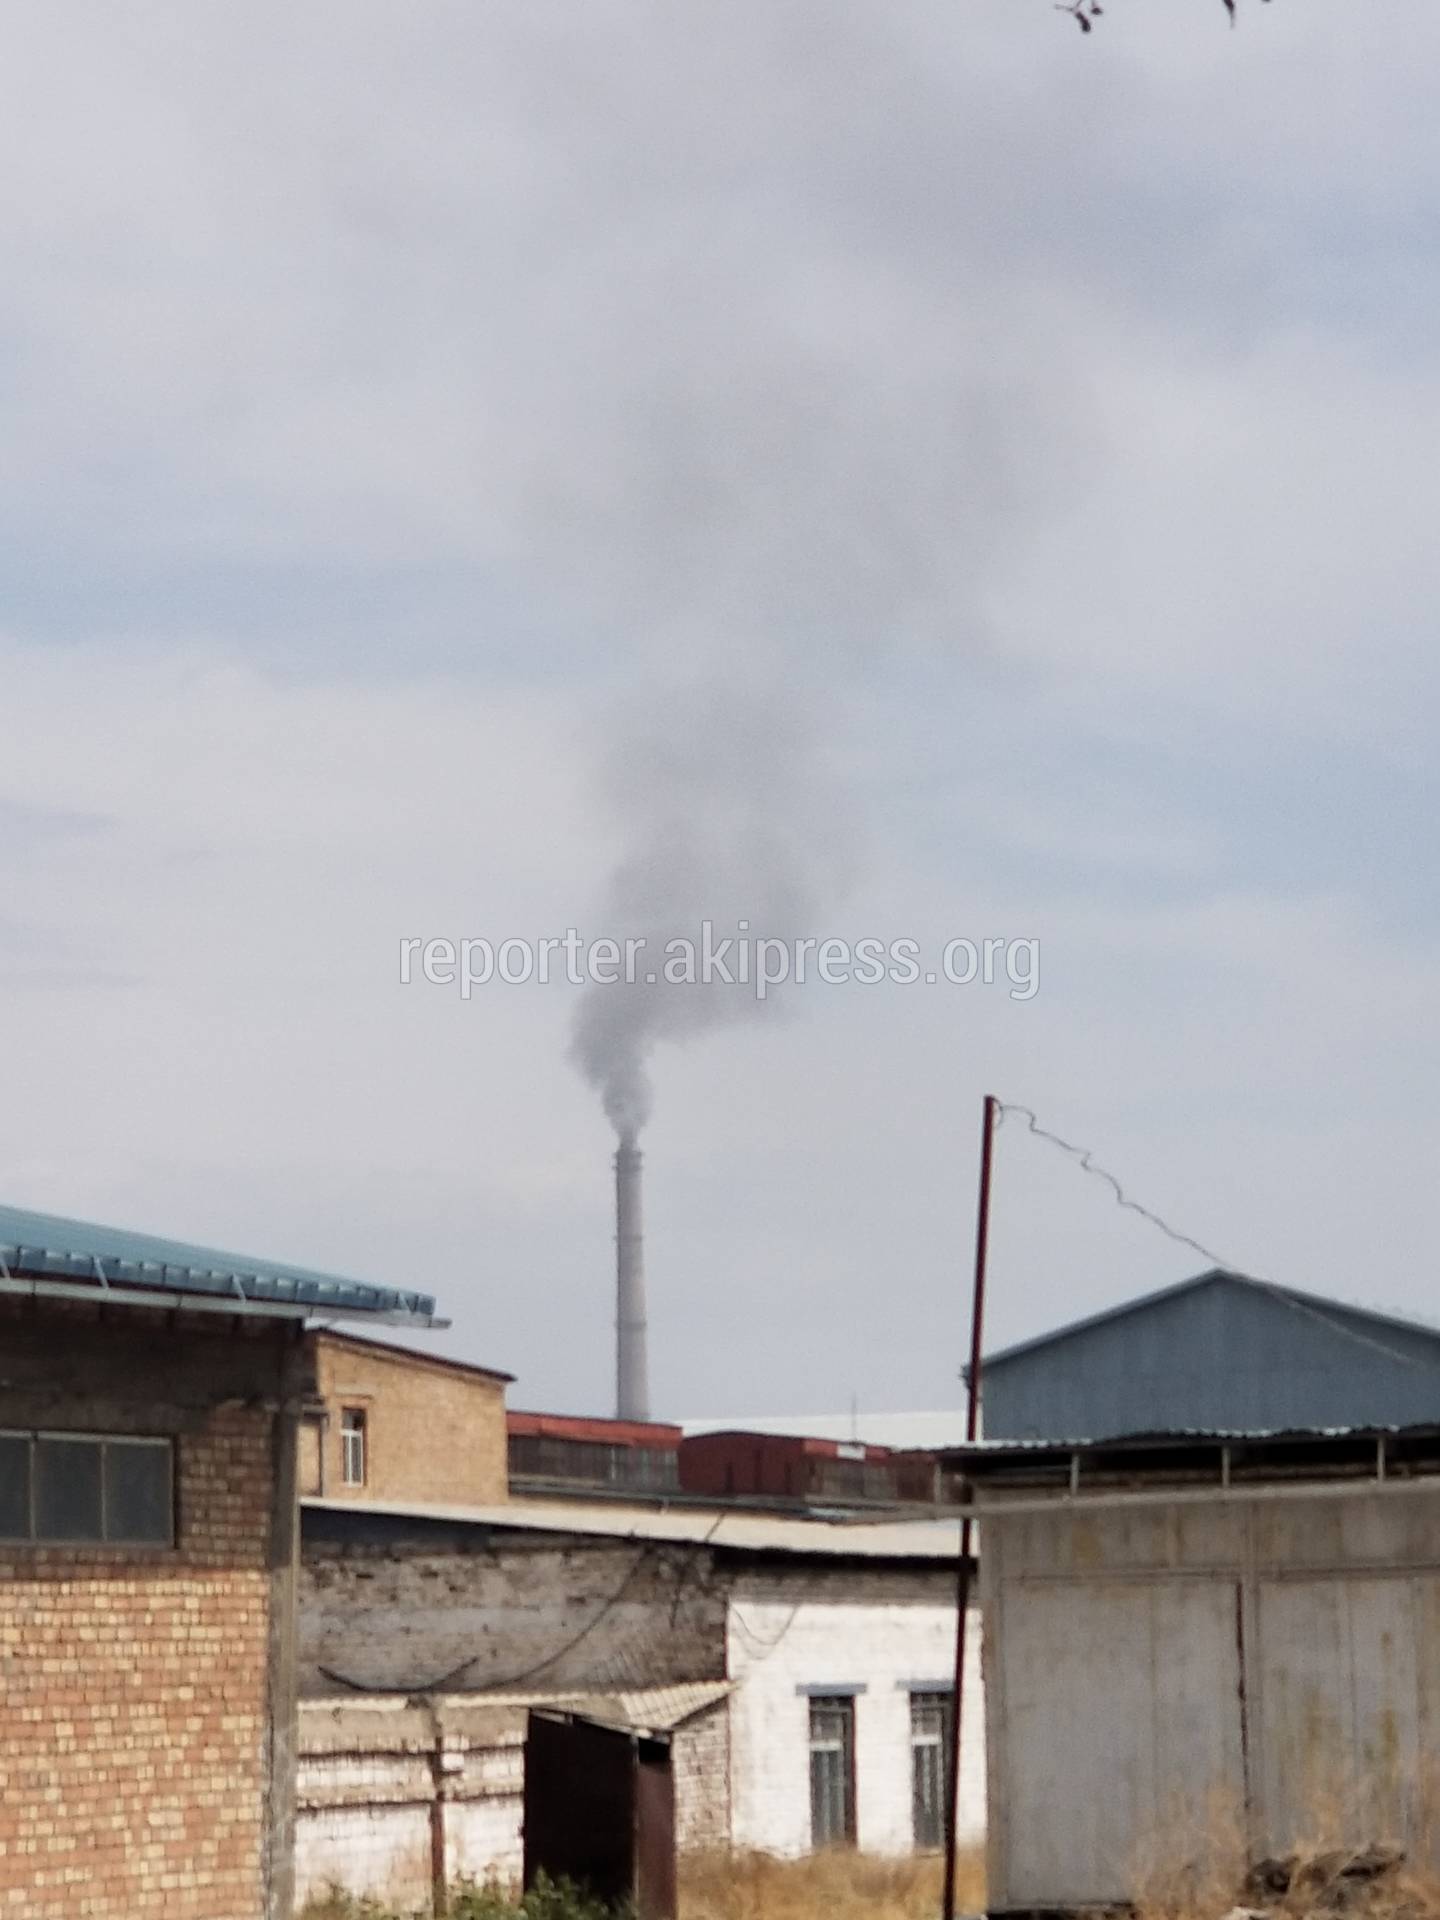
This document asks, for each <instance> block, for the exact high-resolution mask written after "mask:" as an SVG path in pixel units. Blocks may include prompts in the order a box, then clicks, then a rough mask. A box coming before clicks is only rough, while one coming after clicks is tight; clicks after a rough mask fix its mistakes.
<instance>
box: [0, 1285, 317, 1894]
mask: <svg viewBox="0 0 1440 1920" xmlns="http://www.w3.org/2000/svg"><path fill="white" fill-rule="evenodd" d="M214 1324H215V1323H214V1322H207V1325H209V1326H213V1325H214ZM250 1324H251V1327H252V1328H255V1327H256V1325H257V1323H250ZM0 1346H3V1351H4V1355H5V1364H4V1374H5V1381H4V1386H3V1389H0V1427H4V1428H7V1429H11V1430H20V1431H25V1430H29V1431H34V1430H37V1429H40V1430H48V1431H55V1430H63V1429H78V1430H81V1431H87V1432H92V1433H93V1432H116V1433H144V1434H151V1435H156V1436H160V1435H169V1436H172V1437H173V1438H174V1440H175V1443H176V1449H177V1461H176V1466H177V1495H178V1497H177V1513H178V1537H177V1541H176V1544H175V1545H174V1546H173V1547H161V1546H151V1547H132V1548H121V1547H115V1546H106V1547H89V1546H86V1547H80V1546H74V1547H67V1548H63V1549H61V1548H56V1547H47V1548H32V1547H27V1546H23V1545H5V1546H0V1672H3V1688H4V1703H5V1704H4V1714H3V1720H0V1781H3V1788H4V1790H3V1797H0V1905H3V1907H4V1910H5V1911H6V1912H7V1913H15V1914H20V1913H23V1914H24V1916H25V1920H79V1917H80V1916H83V1915H90V1914H93V1915H105V1916H109V1915H112V1914H122V1913H123V1914H124V1915H125V1916H126V1920H160V1916H162V1915H163V1916H165V1920H259V1917H260V1916H261V1915H262V1914H264V1913H266V1912H267V1911H268V1910H269V1909H268V1908H267V1898H268V1896H269V1894H270V1893H271V1892H272V1891H273V1892H275V1894H276V1897H277V1898H279V1897H280V1895H279V1884H280V1881H281V1880H282V1879H283V1872H284V1861H283V1853H284V1849H285V1846H286V1843H287V1839H288V1834H287V1830H286V1821H287V1812H288V1809H287V1807H286V1805H285V1804H284V1803H285V1799H286V1794H285V1788H286V1784H287V1783H286V1780H285V1779H284V1778H283V1777H279V1778H277V1779H276V1781H275V1786H276V1798H275V1800H274V1802H273V1803H272V1795H271V1787H272V1772H273V1771H275V1770H277V1769H278V1770H279V1773H280V1775H281V1776H283V1773H284V1754H285V1741H284V1739H283V1735H284V1734H285V1733H286V1731H287V1730H288V1701H287V1698H286V1695H285V1691H284V1687H283V1676H282V1677H280V1678H281V1684H280V1690H279V1692H278V1694H277V1692H276V1686H277V1675H276V1673H275V1672H274V1671H273V1670H272V1660H271V1656H272V1640H271V1635H272V1626H275V1625H276V1624H277V1622H276V1619H275V1616H274V1612H273V1607H274V1606H275V1605H276V1604H280V1605H282V1606H283V1584H282V1585H281V1586H280V1587H277V1585H276V1581H277V1569H276V1567H275V1566H274V1564H273V1561H274V1556H275V1549H276V1542H275V1537H274V1535H273V1533H272V1507H273V1504H274V1496H275V1487H276V1469H277V1460H276V1448H277V1446H278V1445H279V1444H281V1438H282V1436H281V1434H280V1433H278V1432H277V1415H276V1414H275V1412H274V1411H273V1408H274V1405H275V1402H276V1399H277V1397H278V1396H279V1394H280V1391H281V1387H282V1381H283V1380H284V1378H285V1373H284V1367H285V1358H284V1354H283V1350H282V1347H281V1345H280V1343H279V1341H278V1340H277V1337H276V1335H275V1333H274V1331H273V1330H271V1329H267V1328H265V1327H264V1325H263V1323H259V1327H258V1330H252V1331H249V1332H247V1331H245V1330H244V1329H243V1328H242V1329H241V1330H240V1331H238V1332H226V1333H224V1334H220V1333H218V1332H208V1331H194V1330H186V1328H185V1327H184V1326H179V1327H177V1326H173V1325H171V1324H169V1322H168V1319H167V1318H166V1317H162V1315H161V1314H159V1313H156V1314H153V1315H152V1314H150V1313H149V1312H148V1311H146V1310H143V1309H140V1310H130V1309H122V1310H115V1311H112V1313H110V1314H109V1315H108V1316H107V1317H106V1319H105V1320H104V1322H103V1323H102V1322H101V1320H100V1319H99V1317H98V1315H97V1313H96V1312H94V1311H93V1310H88V1309H84V1308H81V1309H68V1310H67V1309H64V1308H54V1309H49V1308H46V1307H45V1306H44V1305H43V1304H42V1303H38V1302H36V1303H30V1302H26V1303H23V1304H15V1305H12V1304H11V1303H8V1302H7V1303H5V1305H4V1307H3V1308H0ZM222 1402H223V1403H225V1404H224V1405H223V1406H222V1404H221V1403H222ZM281 1551H282V1554H283V1545H282V1547H281ZM278 1577H279V1579H280V1580H281V1582H282V1583H283V1580H284V1578H285V1577H287V1576H286V1575H285V1574H284V1571H283V1568H282V1569H280V1570H279V1574H278ZM277 1593H278V1594H280V1595H281V1598H280V1600H279V1601H278V1603H277V1600H276V1595H277ZM272 1713H277V1714H278V1715H279V1716H280V1720H281V1726H280V1732H281V1735H282V1739H281V1741H280V1743H279V1745H278V1746H277V1747H272V1743H271V1740H270V1726H271V1716H272Z"/></svg>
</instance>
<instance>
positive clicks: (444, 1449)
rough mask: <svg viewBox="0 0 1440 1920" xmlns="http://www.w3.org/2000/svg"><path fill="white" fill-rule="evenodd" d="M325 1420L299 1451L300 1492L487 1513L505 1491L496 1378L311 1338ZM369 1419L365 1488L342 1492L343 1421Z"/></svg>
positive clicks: (355, 1343)
mask: <svg viewBox="0 0 1440 1920" xmlns="http://www.w3.org/2000/svg"><path fill="white" fill-rule="evenodd" d="M314 1343H315V1363H316V1374H317V1381H318V1393H319V1397H320V1399H321V1400H322V1401H323V1403H324V1409H325V1417H324V1419H323V1421H321V1422H320V1423H318V1424H315V1425H312V1426H311V1428H310V1431H309V1433H308V1434H307V1436H306V1439H305V1441H304V1443H303V1444H302V1451H301V1464H302V1478H301V1482H300V1491H301V1493H302V1494H318V1493H320V1492H321V1491H322V1481H323V1491H324V1495H325V1498H326V1499H327V1500H348V1499H355V1500H382V1501H383V1500H393V1501H418V1502H424V1501H433V1502H439V1503H442V1504H444V1505H448V1506H479V1507H483V1506H493V1505H494V1504H495V1503H496V1502H497V1501H501V1500H504V1499H505V1498H506V1496H507V1494H508V1491H509V1469H508V1465H507V1460H506V1434H505V1382H504V1380H503V1379H501V1378H499V1377H497V1376H492V1375H490V1374H486V1373H482V1372H480V1371H478V1370H476V1369H474V1368H471V1367H463V1366H459V1365H456V1364H452V1363H450V1362H448V1361H443V1360H436V1359H432V1358H431V1357H429V1356H428V1355H425V1354H417V1353H410V1352H407V1351H404V1350H402V1349H400V1348H397V1347H385V1346H382V1345H381V1344H380V1343H378V1342H376V1341H370V1340H360V1339H354V1338H351V1337H348V1336H346V1335H343V1334H333V1333H322V1334H316V1335H315V1336H314ZM347 1407H355V1408H358V1409H361V1410H363V1411H364V1413H365V1417H366V1428H367V1431H366V1454H367V1466H366V1477H365V1485H364V1486H362V1487H347V1486H346V1484H345V1477H344V1471H343V1465H342V1459H341V1440H340V1422H341V1415H342V1413H343V1411H344V1409H345V1408H347Z"/></svg>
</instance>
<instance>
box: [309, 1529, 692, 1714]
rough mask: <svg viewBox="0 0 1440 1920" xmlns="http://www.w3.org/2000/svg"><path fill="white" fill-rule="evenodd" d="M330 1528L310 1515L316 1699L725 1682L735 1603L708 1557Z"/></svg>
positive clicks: (615, 1545) (522, 1537)
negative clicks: (347, 1533)
mask: <svg viewBox="0 0 1440 1920" xmlns="http://www.w3.org/2000/svg"><path fill="white" fill-rule="evenodd" d="M337 1518H338V1519H339V1520H340V1521H341V1522H342V1523H343V1522H345V1521H348V1520H349V1518H350V1516H348V1515H342V1516H337ZM326 1525H327V1521H326V1518H325V1517H324V1516H321V1515H319V1514H316V1513H315V1512H314V1511H313V1510H312V1511H310V1512H307V1514H306V1516H305V1530H306V1547H305V1554H304V1565H303V1568H302V1572H301V1589H300V1650H299V1671H300V1685H301V1689H302V1691H303V1692H304V1693H306V1694H307V1695H310V1696H321V1695H326V1694H328V1695H332V1696H333V1695H343V1694H344V1693H345V1691H346V1690H347V1683H348V1684H349V1687H351V1688H353V1689H356V1690H359V1691H362V1692H369V1691H376V1690H390V1691H399V1692H401V1693H428V1692H434V1691H442V1692H443V1691H452V1692H453V1691H460V1690H462V1689H463V1690H467V1691H469V1690H479V1689H481V1688H485V1687H490V1688H494V1687H511V1686H522V1685H533V1686H536V1687H571V1686H575V1687H587V1686H589V1687H611V1686H622V1685H631V1686H661V1685H664V1684H666V1683H669V1682H675V1681H681V1680H717V1679H723V1678H724V1664H725V1607H726V1593H727V1589H726V1587H725V1585H724V1583H723V1582H722V1581H721V1580H720V1579H719V1578H718V1577H717V1574H716V1571H715V1568H714V1566H713V1564H712V1561H711V1557H710V1555H709V1554H708V1553H706V1552H704V1551H703V1550H701V1549H697V1548H695V1547H685V1546H669V1545H658V1544H654V1543H651V1544H648V1545H647V1544H642V1543H637V1542H635V1541H631V1540H606V1539H588V1540H586V1539H580V1538H577V1537H576V1536H570V1535H566V1536H561V1537H560V1538H558V1539H557V1538H554V1537H553V1536H551V1537H547V1536H546V1535H544V1534H542V1533H518V1532H517V1533H505V1532H497V1531H494V1530H491V1529H486V1528H478V1527H461V1528H456V1529H453V1530H451V1532H450V1534H449V1535H448V1537H446V1538H445V1543H444V1544H439V1540H440V1538H441V1537H442V1536H441V1535H439V1534H438V1533H437V1534H435V1535H434V1536H433V1537H434V1538H435V1539H436V1544H433V1545H431V1544H427V1542H426V1540H425V1539H414V1538H412V1539H409V1540H403V1539H396V1540H394V1541H393V1542H392V1543H389V1544H387V1543H385V1542H384V1541H381V1540H375V1541H370V1542H361V1541H356V1540H350V1541H340V1540H338V1539H335V1538H329V1539H327V1538H325V1537H323V1535H324V1530H325V1528H326ZM332 1531H334V1530H333V1529H332Z"/></svg>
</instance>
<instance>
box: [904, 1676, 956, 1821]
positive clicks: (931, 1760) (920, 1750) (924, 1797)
mask: <svg viewBox="0 0 1440 1920" xmlns="http://www.w3.org/2000/svg"><path fill="white" fill-rule="evenodd" d="M949 1734H950V1694H949V1692H948V1690H947V1691H946V1692H944V1693H941V1692H939V1691H935V1692H929V1691H927V1692H923V1693H922V1692H914V1693H912V1694H911V1695H910V1797H911V1806H912V1808H913V1810H914V1812H913V1818H914V1823H915V1847H916V1851H917V1852H922V1853H923V1852H929V1851H931V1850H932V1849H935V1848H939V1847H943V1846H944V1844H945V1772H946V1767H947V1765H948V1763H949V1754H950V1739H949Z"/></svg>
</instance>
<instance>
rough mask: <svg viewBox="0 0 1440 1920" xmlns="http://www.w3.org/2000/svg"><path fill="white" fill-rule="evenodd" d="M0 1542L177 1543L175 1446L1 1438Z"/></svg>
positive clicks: (117, 1439) (83, 1436)
mask: <svg viewBox="0 0 1440 1920" xmlns="http://www.w3.org/2000/svg"><path fill="white" fill-rule="evenodd" d="M0 1540H4V1541H25V1542H29V1543H30V1544H32V1545H34V1546H83V1545H91V1546H93V1545H98V1544H101V1543H106V1544H109V1545H112V1546H155V1547H168V1546H173V1545H174V1543H175V1443H174V1442H173V1441H172V1440H155V1439H148V1438H147V1439H141V1438H137V1437H134V1436H131V1435H129V1434H124V1435H122V1434H95V1433H0Z"/></svg>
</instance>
